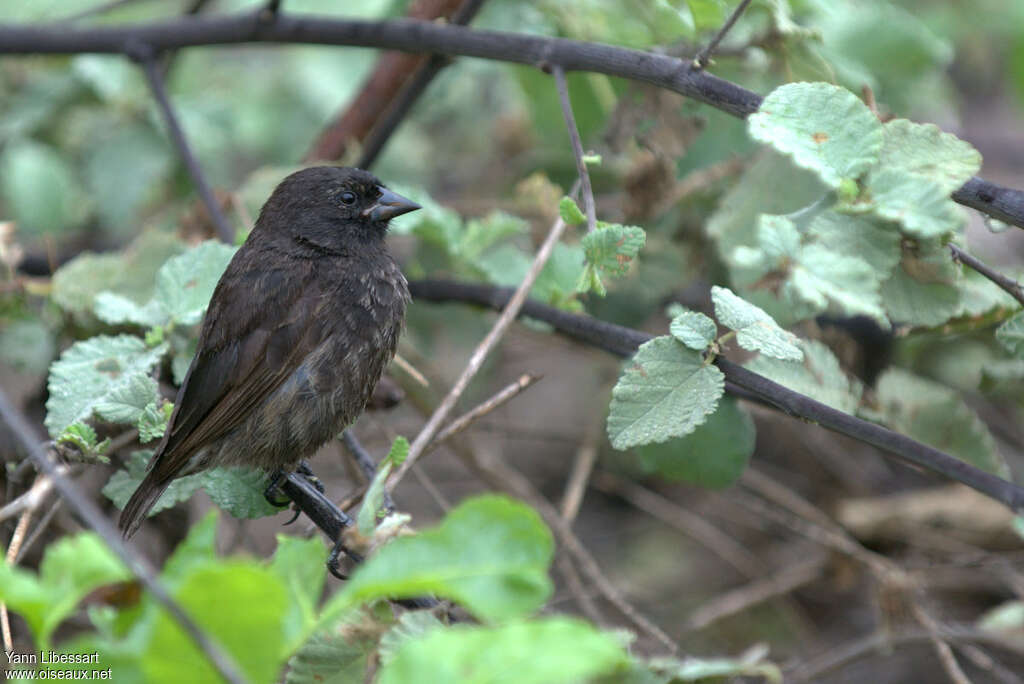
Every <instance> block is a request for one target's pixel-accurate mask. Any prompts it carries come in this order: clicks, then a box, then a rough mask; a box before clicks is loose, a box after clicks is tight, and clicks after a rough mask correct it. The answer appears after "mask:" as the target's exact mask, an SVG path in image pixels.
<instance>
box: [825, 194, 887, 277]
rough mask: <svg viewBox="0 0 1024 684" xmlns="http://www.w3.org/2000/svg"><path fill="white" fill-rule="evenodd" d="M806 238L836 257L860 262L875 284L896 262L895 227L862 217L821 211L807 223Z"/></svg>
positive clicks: (866, 216) (865, 216)
mask: <svg viewBox="0 0 1024 684" xmlns="http://www.w3.org/2000/svg"><path fill="white" fill-rule="evenodd" d="M808 237H809V238H811V239H812V240H814V241H815V242H816V243H817V244H820V245H821V246H822V247H825V248H826V249H828V250H830V251H832V252H835V253H836V254H841V255H842V256H848V257H857V258H859V259H862V260H863V261H864V262H866V263H867V264H868V265H869V266H870V267H871V268H872V270H873V271H874V273H875V276H876V280H877V281H879V282H880V281H882V280H885V278H886V276H888V275H889V274H890V273H892V269H893V268H895V266H896V264H898V263H899V261H900V233H899V226H898V225H896V224H894V223H890V222H888V221H879V220H877V219H872V218H871V217H869V216H868V215H865V214H861V215H851V214H840V213H838V212H836V211H823V212H821V213H820V214H818V215H817V216H816V217H815V218H814V220H813V221H812V222H811V225H810V226H809V228H808Z"/></svg>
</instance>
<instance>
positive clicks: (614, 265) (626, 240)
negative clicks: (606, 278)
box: [583, 223, 647, 277]
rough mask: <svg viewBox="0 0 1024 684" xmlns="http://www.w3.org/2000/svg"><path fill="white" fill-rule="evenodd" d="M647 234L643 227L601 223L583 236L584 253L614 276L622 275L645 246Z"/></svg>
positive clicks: (601, 268) (596, 265) (598, 267)
mask: <svg viewBox="0 0 1024 684" xmlns="http://www.w3.org/2000/svg"><path fill="white" fill-rule="evenodd" d="M646 240H647V234H646V233H644V229H643V228H638V227H636V226H623V225H619V224H617V223H600V224H599V225H598V227H597V228H595V229H594V230H593V231H592V232H590V233H587V234H586V235H585V236H584V237H583V253H584V254H585V255H586V258H587V263H590V264H593V265H594V266H595V267H596V268H597V269H598V270H599V271H601V272H602V273H605V274H607V275H610V276H612V277H620V276H623V275H625V274H626V272H627V271H628V270H629V265H630V263H632V261H633V259H634V258H635V257H636V255H637V253H638V252H639V251H640V250H641V249H642V248H643V246H644V242H645V241H646Z"/></svg>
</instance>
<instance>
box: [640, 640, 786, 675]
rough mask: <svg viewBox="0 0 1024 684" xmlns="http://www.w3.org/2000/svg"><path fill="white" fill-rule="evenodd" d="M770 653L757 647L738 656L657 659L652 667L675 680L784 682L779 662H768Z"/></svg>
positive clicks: (765, 647)
mask: <svg viewBox="0 0 1024 684" xmlns="http://www.w3.org/2000/svg"><path fill="white" fill-rule="evenodd" d="M766 655H768V647H767V646H753V647H751V648H750V649H749V650H748V651H747V652H746V653H744V654H743V655H741V656H739V657H738V658H694V657H692V656H687V657H686V658H683V659H682V660H677V659H675V658H653V659H651V660H650V661H649V666H650V669H651V670H652V671H654V672H656V673H658V674H659V675H663V676H666V677H670V678H671V681H672V682H700V681H705V680H714V681H721V680H723V679H736V678H740V677H742V678H748V677H756V678H758V679H759V680H760V679H763V680H764V681H766V682H770V683H771V684H782V681H783V679H782V670H780V669H779V666H778V665H776V664H775V663H772V662H769V661H766V660H765V659H764V658H765V656H766Z"/></svg>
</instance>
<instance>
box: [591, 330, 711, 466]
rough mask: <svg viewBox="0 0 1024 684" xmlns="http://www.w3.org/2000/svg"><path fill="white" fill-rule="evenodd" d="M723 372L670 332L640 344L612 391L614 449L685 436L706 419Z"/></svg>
mask: <svg viewBox="0 0 1024 684" xmlns="http://www.w3.org/2000/svg"><path fill="white" fill-rule="evenodd" d="M724 391H725V376H723V375H722V371H720V370H718V368H716V367H715V366H712V365H710V364H706V363H704V360H703V359H702V358H701V356H700V354H698V353H696V352H694V351H691V350H689V349H687V348H686V347H684V346H683V345H682V344H680V343H679V342H677V341H676V340H675V339H673V338H672V337H669V336H667V335H665V336H662V337H656V338H654V339H653V340H651V341H649V342H646V343H644V344H642V345H641V346H640V348H639V349H638V350H637V352H636V354H635V355H634V356H633V358H632V359H631V360H630V361H627V362H626V365H625V367H624V370H623V372H622V375H621V376H620V377H619V382H618V384H616V385H615V389H614V390H612V402H611V407H610V410H609V414H608V438H609V440H611V443H612V446H613V447H615V448H616V449H628V448H630V447H634V446H637V445H639V444H648V443H650V442H664V441H665V440H667V439H669V438H671V437H682V436H683V435H687V434H689V433H691V432H693V430H694V429H695V428H696V427H697V426H698V425H700V424H701V423H703V422H704V421H706V420H707V417H708V415H709V414H711V413H712V412H713V411H714V410H715V407H716V406H717V405H718V400H719V399H720V398H721V396H722V393H723V392H724Z"/></svg>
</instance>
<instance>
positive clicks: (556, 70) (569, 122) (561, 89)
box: [551, 64, 597, 232]
mask: <svg viewBox="0 0 1024 684" xmlns="http://www.w3.org/2000/svg"><path fill="white" fill-rule="evenodd" d="M551 75H552V76H554V77H555V87H556V88H558V101H559V102H560V103H561V104H562V116H563V117H564V118H565V127H566V129H567V130H568V131H569V142H570V143H571V144H572V153H573V156H574V157H576V173H578V174H579V177H580V188H581V191H582V193H583V207H584V211H586V214H587V232H591V231H593V230H594V228H596V227H597V216H596V214H595V211H594V190H593V188H591V186H590V173H588V172H587V163H586V162H585V161H584V160H583V142H582V141H581V140H580V131H579V129H578V128H577V127H576V117H575V116H574V115H573V113H572V102H570V101H569V84H568V83H567V82H566V80H565V69H563V68H562V67H561V66H559V65H558V64H553V65H552V66H551Z"/></svg>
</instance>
